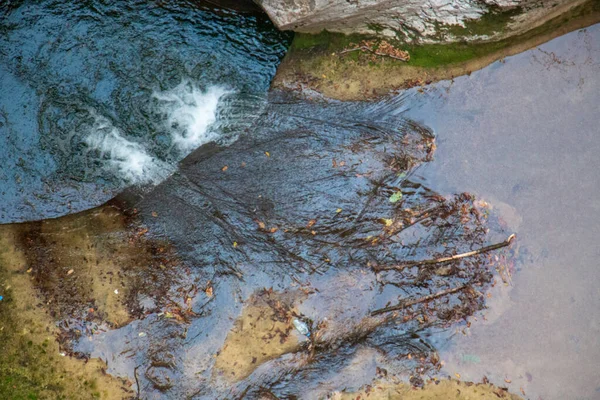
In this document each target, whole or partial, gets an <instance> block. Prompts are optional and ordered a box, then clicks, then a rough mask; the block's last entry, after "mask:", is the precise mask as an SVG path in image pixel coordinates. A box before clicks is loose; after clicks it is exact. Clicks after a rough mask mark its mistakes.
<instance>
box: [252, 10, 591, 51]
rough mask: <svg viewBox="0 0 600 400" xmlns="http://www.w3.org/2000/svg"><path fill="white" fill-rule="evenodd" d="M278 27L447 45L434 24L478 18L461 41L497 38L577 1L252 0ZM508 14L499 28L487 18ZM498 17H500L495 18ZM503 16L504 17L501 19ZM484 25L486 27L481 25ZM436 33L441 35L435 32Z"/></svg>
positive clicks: (449, 36)
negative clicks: (473, 27) (470, 30)
mask: <svg viewBox="0 0 600 400" xmlns="http://www.w3.org/2000/svg"><path fill="white" fill-rule="evenodd" d="M255 1H256V2H257V3H258V4H259V5H260V6H261V7H262V8H263V9H264V10H265V11H266V12H267V14H269V17H270V18H271V20H272V21H273V22H274V23H275V24H276V25H277V27H279V28H280V29H283V30H294V31H296V32H306V33H319V32H321V31H322V30H324V29H326V30H328V31H330V32H342V33H346V34H350V33H361V34H374V35H383V36H388V37H392V38H394V39H401V40H405V41H414V40H418V41H422V42H423V41H424V42H439V43H447V42H452V41H456V40H457V39H458V37H457V36H456V35H452V34H444V32H443V31H440V26H459V27H465V24H473V23H476V22H481V24H480V26H482V27H483V28H481V29H477V30H473V31H472V32H471V33H469V34H467V35H464V36H461V38H460V39H461V40H465V39H466V40H481V39H487V40H490V39H494V40H498V39H501V38H505V37H508V36H511V35H515V34H518V33H520V32H522V31H524V30H528V29H531V28H532V27H533V26H536V25H538V24H540V23H541V21H544V20H547V19H548V18H552V17H555V16H557V15H559V14H560V13H561V12H565V11H567V10H568V9H569V8H570V7H572V6H575V5H577V4H581V3H583V1H577V2H573V1H567V0H559V1H556V0H544V1H541V2H540V1H538V2H534V1H530V0H486V1H476V0H459V1H449V0H438V1H423V0H408V1H406V0H361V1H347V0H337V1H325V0H286V1H280V0H255ZM503 13H508V17H514V18H507V19H506V22H505V24H504V27H503V29H499V27H497V26H496V25H494V24H491V23H489V22H488V20H492V19H494V18H496V19H497V20H498V19H500V18H502V14H503ZM498 16H500V17H498ZM505 18H506V17H505ZM486 24H487V25H486ZM440 33H442V34H441V35H440Z"/></svg>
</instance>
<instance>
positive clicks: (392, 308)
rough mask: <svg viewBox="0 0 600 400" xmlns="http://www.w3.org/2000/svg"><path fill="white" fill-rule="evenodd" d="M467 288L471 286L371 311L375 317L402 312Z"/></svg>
mask: <svg viewBox="0 0 600 400" xmlns="http://www.w3.org/2000/svg"><path fill="white" fill-rule="evenodd" d="M467 287H469V285H464V286H459V287H455V288H452V289H446V290H442V291H441V292H437V293H433V294H430V295H427V296H424V297H420V298H418V299H414V300H409V301H401V302H400V303H398V304H396V305H395V306H390V307H384V308H379V309H377V310H374V311H371V315H372V316H374V315H379V314H383V313H386V312H390V311H396V310H402V309H404V308H406V307H410V306H414V305H415V304H419V303H425V302H427V301H430V300H433V299H436V298H438V297H442V296H445V295H447V294H451V293H455V292H459V291H461V290H464V289H466V288H467Z"/></svg>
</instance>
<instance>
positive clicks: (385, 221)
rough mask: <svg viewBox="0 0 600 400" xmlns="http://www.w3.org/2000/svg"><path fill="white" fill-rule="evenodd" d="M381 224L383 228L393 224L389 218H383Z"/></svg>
mask: <svg viewBox="0 0 600 400" xmlns="http://www.w3.org/2000/svg"><path fill="white" fill-rule="evenodd" d="M383 223H384V224H385V226H392V224H393V223H394V220H392V219H389V218H384V219H383Z"/></svg>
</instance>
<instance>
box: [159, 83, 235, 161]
mask: <svg viewBox="0 0 600 400" xmlns="http://www.w3.org/2000/svg"><path fill="white" fill-rule="evenodd" d="M228 93H231V92H230V91H228V90H227V89H225V88H223V87H220V86H212V87H209V88H208V89H207V90H205V91H203V90H201V89H199V88H198V87H197V86H195V85H193V84H192V83H190V82H189V81H184V82H182V83H181V84H179V85H178V86H177V87H175V88H173V89H171V90H168V91H165V92H155V93H154V95H153V96H154V97H155V98H156V99H158V100H159V101H160V102H161V103H162V104H161V109H162V110H163V111H164V112H165V113H166V115H167V124H168V127H169V131H170V133H171V139H172V141H173V144H174V145H175V146H176V147H177V149H178V150H179V151H180V153H181V155H187V154H189V153H190V152H191V151H192V150H195V149H196V148H198V147H199V146H201V145H203V144H204V143H208V142H210V141H213V140H217V139H218V138H219V134H218V132H217V130H216V129H211V126H212V125H213V124H214V123H215V122H216V121H217V109H218V105H219V101H220V100H221V98H222V97H223V96H224V95H226V94H228Z"/></svg>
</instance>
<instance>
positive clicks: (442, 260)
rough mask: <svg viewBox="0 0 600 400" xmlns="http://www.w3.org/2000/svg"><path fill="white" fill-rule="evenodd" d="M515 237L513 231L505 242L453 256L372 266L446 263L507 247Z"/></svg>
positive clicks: (400, 267)
mask: <svg viewBox="0 0 600 400" xmlns="http://www.w3.org/2000/svg"><path fill="white" fill-rule="evenodd" d="M514 238H515V234H514V233H513V234H512V235H510V236H509V237H508V239H506V240H505V241H503V242H500V243H496V244H491V245H489V246H485V247H482V248H480V249H477V250H473V251H468V252H466V253H461V254H455V255H453V256H449V257H441V258H432V259H429V260H421V261H412V262H406V263H403V264H398V265H390V266H373V267H372V268H373V269H374V270H375V271H376V272H379V271H389V270H399V271H401V270H403V269H404V268H406V267H418V266H421V265H432V264H441V263H445V262H449V261H454V260H460V259H461V258H466V257H472V256H475V255H477V254H482V253H487V252H488V251H492V250H497V249H500V248H502V247H506V246H508V245H509V244H510V243H511V242H512V241H513V239H514Z"/></svg>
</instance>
